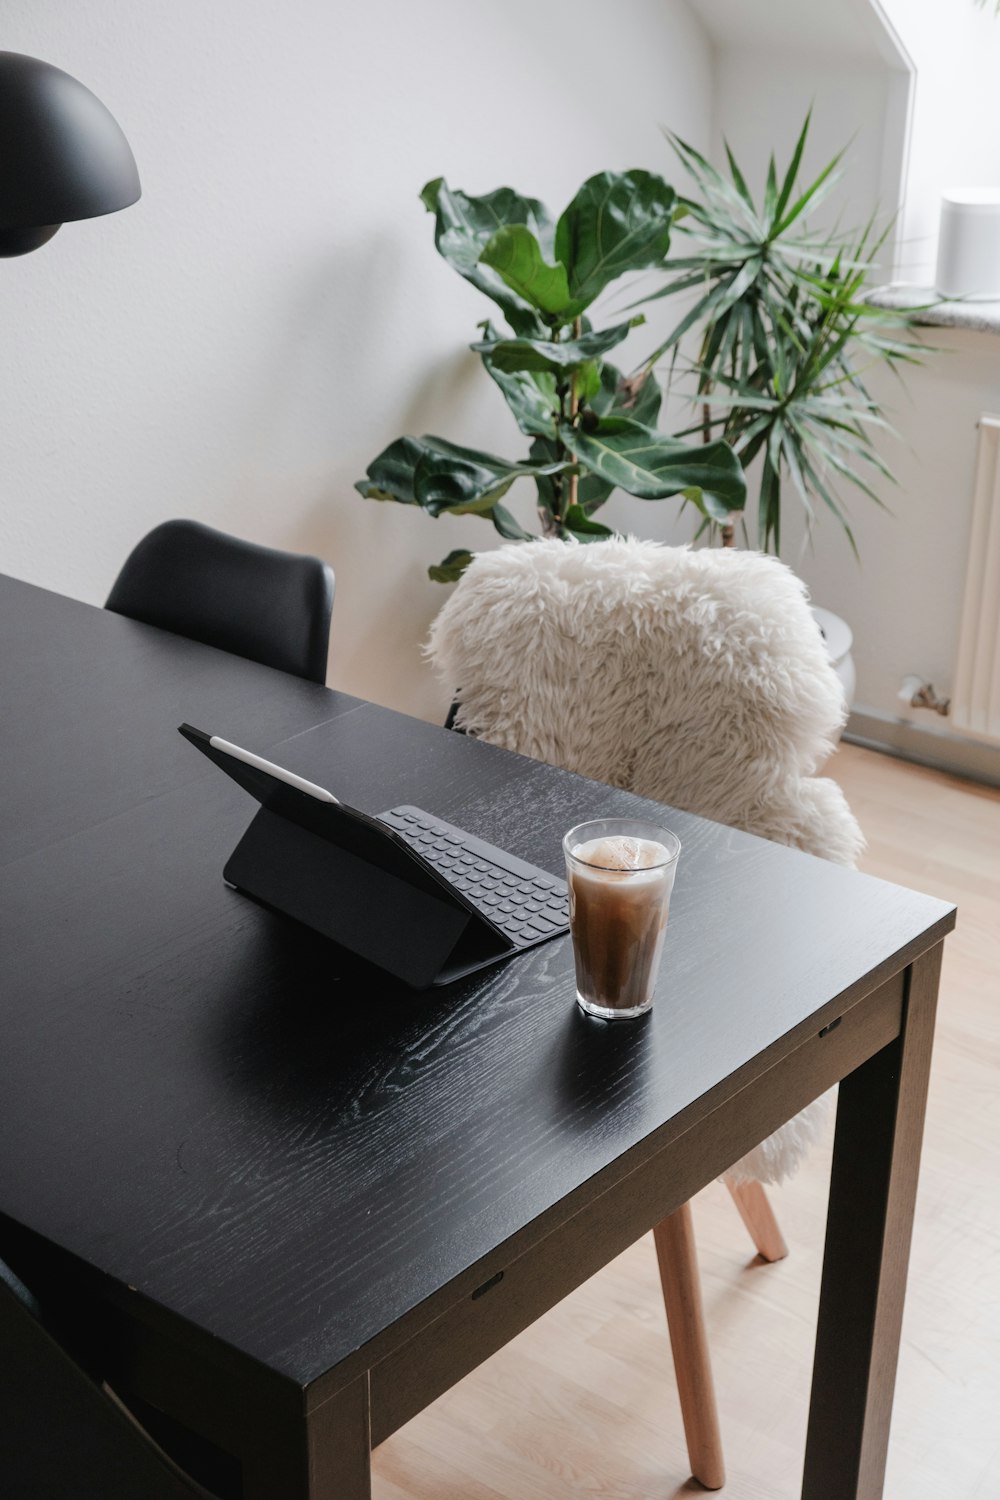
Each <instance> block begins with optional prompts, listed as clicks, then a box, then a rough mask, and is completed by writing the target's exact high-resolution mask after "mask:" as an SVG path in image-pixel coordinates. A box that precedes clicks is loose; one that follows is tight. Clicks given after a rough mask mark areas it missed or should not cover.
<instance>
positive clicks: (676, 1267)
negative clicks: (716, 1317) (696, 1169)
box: [653, 1203, 726, 1490]
mask: <svg viewBox="0 0 1000 1500" xmlns="http://www.w3.org/2000/svg"><path fill="white" fill-rule="evenodd" d="M653 1238H654V1240H655V1241H656V1259H657V1262H658V1264H659V1267H660V1283H661V1285H662V1287H663V1300H664V1302H665V1304H666V1308H667V1327H668V1328H669V1330H670V1346H671V1348H672V1350H673V1355H674V1370H675V1372H676V1376H677V1394H678V1396H679V1397H680V1403H681V1416H682V1417H683V1419H684V1436H685V1437H686V1438H687V1448H688V1458H689V1459H690V1462H691V1472H692V1474H693V1475H694V1477H695V1479H697V1480H698V1481H699V1483H700V1484H703V1485H704V1486H705V1488H706V1489H707V1490H718V1489H721V1488H722V1486H723V1485H724V1484H725V1482H726V1468H725V1464H724V1462H723V1458H722V1439H721V1437H720V1435H719V1414H718V1411H717V1409H716V1405H715V1385H714V1383H713V1381H712V1365H711V1361H710V1358H709V1353H708V1339H707V1337H706V1334H705V1318H704V1313H703V1310H702V1305H701V1281H700V1278H699V1276H698V1260H697V1255H696V1251H695V1243H694V1227H693V1224H692V1221H691V1205H690V1203H685V1204H683V1206H682V1207H681V1208H679V1209H678V1210H677V1212H676V1213H673V1214H670V1215H669V1217H668V1218H666V1219H663V1220H662V1221H661V1222H660V1223H659V1224H657V1226H656V1228H655V1229H654V1230H653Z"/></svg>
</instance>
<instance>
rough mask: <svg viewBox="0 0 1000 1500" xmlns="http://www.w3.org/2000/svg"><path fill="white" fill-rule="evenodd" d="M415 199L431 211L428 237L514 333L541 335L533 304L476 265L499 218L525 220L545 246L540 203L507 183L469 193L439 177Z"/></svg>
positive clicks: (547, 238)
mask: <svg viewBox="0 0 1000 1500" xmlns="http://www.w3.org/2000/svg"><path fill="white" fill-rule="evenodd" d="M420 199H421V202H422V203H423V204H424V207H425V208H427V209H429V210H430V212H431V213H433V215H434V243H435V244H436V245H437V248H438V251H439V252H440V254H441V255H442V256H443V257H444V259H445V260H446V261H447V262H448V264H449V265H451V266H453V267H454V268H455V270H456V271H457V272H458V273H459V275H460V276H464V277H465V279H466V281H471V282H472V285H473V286H475V287H478V288H479V290H480V291H481V292H485V294H486V296H487V297H490V298H491V299H492V300H493V301H494V302H495V303H496V304H497V306H498V307H500V308H502V309H503V313H504V316H505V317H506V319H507V321H508V323H509V324H510V326H511V328H513V330H514V332H515V333H519V334H527V335H529V336H530V335H532V334H540V335H543V336H544V333H545V324H544V323H543V322H542V320H541V319H540V318H539V316H538V313H537V312H536V310H535V309H534V308H533V307H532V306H531V304H530V303H529V302H526V301H525V299H524V298H523V297H521V296H519V295H518V293H517V292H515V291H513V290H512V289H511V288H510V287H509V286H508V285H507V283H506V282H505V281H504V280H503V278H502V277H501V276H500V275H499V273H498V272H496V271H494V270H493V269H492V268H491V267H489V266H485V265H481V264H480V256H481V255H482V253H483V251H484V250H485V248H486V246H487V245H488V244H489V242H490V240H491V239H492V238H493V236H494V235H495V234H496V232H497V230H498V229H501V228H503V226H504V225H505V224H524V225H526V226H527V227H528V229H529V230H531V231H532V233H533V234H534V235H535V237H536V239H537V240H538V241H539V243H540V244H541V245H542V246H543V247H544V248H545V249H547V250H550V249H551V246H552V223H551V220H550V218H549V213H548V210H547V209H546V207H545V205H544V204H543V203H539V202H538V200H537V199H536V198H523V197H522V196H521V195H520V193H515V192H514V190H513V189H512V188H497V189H496V191H495V192H492V193H487V194H486V195H485V197H482V198H474V197H472V196H471V195H470V194H468V193H463V192H460V191H459V190H458V189H452V188H449V186H448V184H447V183H446V182H445V180H444V178H443V177H437V178H435V179H434V181H433V182H428V183H427V185H426V186H425V188H424V189H423V191H422V192H421V194H420Z"/></svg>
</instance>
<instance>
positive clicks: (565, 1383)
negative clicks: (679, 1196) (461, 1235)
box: [374, 746, 1000, 1500]
mask: <svg viewBox="0 0 1000 1500" xmlns="http://www.w3.org/2000/svg"><path fill="white" fill-rule="evenodd" d="M828 774H832V775H834V776H835V777H836V778H837V780H838V781H839V782H840V783H841V785H842V786H843V788H844V790H845V792H846V793H847V796H848V799H849V801H850V803H851V805H852V807H853V808H854V811H855V812H856V814H857V816H858V818H859V820H860V822H861V825H862V827H863V829H864V830H865V833H866V835H867V838H868V843H869V848H868V853H867V856H866V858H865V860H864V866H863V867H864V868H865V869H867V870H869V871H870V872H872V873H873V874H876V875H880V876H883V877H884V878H886V879H888V880H893V881H897V882H898V883H899V884H901V885H910V886H914V887H916V888H918V889H920V890H924V891H927V892H930V893H931V894H934V895H938V896H942V897H945V898H947V899H949V900H953V901H956V902H957V903H958V907H959V925H958V930H957V932H956V933H955V934H954V935H953V936H952V937H951V938H949V940H948V944H947V947H946V956H945V967H944V977H943V980H942V996H941V1012H940V1020H939V1024H938V1036H937V1044H936V1055H935V1063H934V1071H933V1077H932V1083H931V1101H930V1108H929V1114H928V1121H927V1131H926V1141H925V1149H924V1158H923V1170H922V1175H921V1185H920V1197H919V1203H918V1208H917V1222H916V1229H915V1232H914V1244H913V1255H912V1260H911V1269H910V1290H909V1296H908V1301H907V1311H906V1319H905V1323H904V1330H903V1348H902V1353H901V1358H900V1369H899V1380H898V1384H897V1393H896V1407H895V1416H894V1420H893V1436H892V1445H891V1451H890V1458H889V1471H888V1476H887V1480H886V1489H885V1494H886V1500H995V1497H998V1496H1000V1422H998V1413H1000V1171H998V1154H997V1142H998V1140H1000V1087H998V1078H997V1054H998V1050H1000V1048H998V1044H1000V1003H998V1002H1000V993H998V992H1000V792H993V791H989V790H986V789H983V788H981V787H976V786H973V785H971V784H968V783H965V782H960V781H957V780H955V779H953V778H951V777H947V776H943V775H940V774H938V773H936V772H932V771H926V770H923V769H920V768H918V767H915V766H909V765H906V764H904V763H902V762H900V761H895V760H890V759H888V758H886V757H882V756H878V755H875V754H873V753H872V752H870V751H864V750H859V749H856V748H853V747H850V746H846V747H843V748H842V749H841V750H840V751H839V752H838V754H837V756H836V757H835V759H834V761H833V762H832V763H831V765H830V767H829V768H828ZM828 1171H829V1145H828V1144H827V1146H826V1148H825V1149H821V1150H817V1151H816V1152H815V1153H814V1154H813V1155H812V1156H811V1157H810V1159H809V1161H808V1163H807V1164H806V1166H804V1167H803V1169H802V1171H801V1172H800V1174H799V1176H798V1177H797V1178H796V1179H795V1180H794V1181H793V1182H792V1183H789V1184H788V1185H786V1186H785V1187H783V1188H781V1189H779V1190H778V1191H777V1192H776V1193H775V1194H774V1196H773V1201H774V1202H775V1204H776V1207H777V1210H778V1214H779V1218H780V1221H781V1225H782V1228H783V1230H784V1232H785V1237H786V1239H787V1240H788V1242H789V1246H790V1249H791V1254H790V1256H789V1258H788V1259H787V1260H785V1261H782V1262H780V1263H778V1264H775V1265H772V1266H767V1265H763V1264H761V1263H759V1262H757V1261H755V1260H753V1259H752V1258H751V1253H750V1249H751V1247H750V1245H749V1242H748V1240H747V1239H746V1236H745V1232H744V1230H743V1228H742V1225H741V1224H740V1222H739V1219H738V1218H737V1215H736V1211H735V1209H734V1207H733V1205H732V1203H731V1202H730V1201H729V1198H728V1195H727V1194H726V1193H725V1192H724V1191H723V1190H722V1189H721V1188H719V1187H718V1186H717V1185H715V1186H713V1187H711V1188H709V1189H707V1190H706V1191H705V1192H704V1193H702V1194H701V1195H700V1196H699V1197H698V1199H697V1200H696V1202H695V1224H696V1229H697V1232H698V1240H699V1251H700V1261H701V1266H702V1275H703V1279H704V1289H705V1300H706V1308H707V1315H708V1320H709V1335H710V1341H711V1345H712V1350H713V1358H714V1361H715V1372H716V1381H717V1385H718V1391H719V1404H720V1414H721V1419H722V1427H723V1440H724V1442H725V1447H726V1459H727V1466H728V1471H729V1479H728V1483H727V1485H726V1488H725V1490H724V1491H722V1493H723V1495H725V1496H727V1497H728V1500H785V1497H789V1500H791V1497H797V1496H798V1494H799V1484H800V1476H801V1454H802V1444H803V1438H804V1430H805V1415H806V1406H807V1401H808V1392H809V1371H810V1364H811V1358H812V1341H813V1333H814V1319H815V1309H816V1300H817V1292H818V1286H819V1273H820V1251H821V1245H822V1235H823V1221H824V1214H825V1207H826V1185H827V1174H828ZM374 1470H375V1482H374V1500H560V1497H566V1496H569V1495H583V1496H586V1497H588V1500H605V1497H606V1500H670V1497H676V1496H681V1495H690V1494H703V1493H704V1491H702V1490H701V1487H700V1486H699V1485H697V1484H695V1483H694V1482H693V1481H691V1480H689V1478H688V1470H687V1464H686V1456H685V1452H684V1444H683V1438H682V1433H681V1423H680V1414H679V1412H678V1409H677V1400H676V1392H675V1387H674V1383H673V1375H672V1370H671V1365H670V1358H669V1353H668V1346H667V1336H666V1331H665V1326H664V1315H663V1306H662V1302H661V1300H660V1293H659V1288H658V1285H657V1271H656V1259H655V1256H654V1252H653V1244H652V1238H651V1237H648V1238H647V1239H644V1240H641V1241H640V1242H639V1243H638V1244H637V1245H634V1246H633V1247H632V1249H631V1250H629V1251H627V1252H626V1254H624V1255H622V1256H620V1257H619V1259H618V1260H616V1261H614V1262H613V1263H612V1264H611V1265H610V1266H608V1267H607V1269H606V1270H604V1271H602V1272H601V1273H600V1275H598V1276H595V1277H594V1278H593V1280H592V1281H590V1282H588V1283H587V1284H586V1285H585V1286H583V1287H581V1288H580V1289H579V1290H578V1291H577V1292H575V1293H574V1294H573V1295H572V1296H571V1297H569V1298H567V1300H566V1301H565V1302H563V1303H562V1304H561V1305H560V1306H559V1307H557V1308H555V1309H554V1310H553V1311H552V1312H551V1313H549V1314H548V1315H547V1316H546V1317H545V1318H543V1319H542V1320H541V1321H540V1322H538V1323H536V1324H535V1325H534V1327H532V1328H530V1329H529V1330H528V1331H527V1332H526V1333H524V1334H522V1335H521V1336H520V1338H518V1339H516V1340H515V1341H514V1342H513V1343H512V1344H509V1345H508V1346H507V1347H506V1348H505V1349H503V1350H501V1352H500V1353H499V1354H497V1355H495V1356H494V1357H493V1358H492V1359H491V1360H489V1361H488V1362H487V1363H486V1364H485V1365H482V1366H481V1367H480V1368H479V1369H478V1370H477V1371H476V1372H475V1373H474V1374H473V1375H470V1376H469V1377H468V1379H466V1380H464V1381H463V1382H462V1383H461V1384H460V1385H459V1386H456V1387H455V1389H454V1390H452V1391H450V1392H449V1393H448V1394H447V1395H446V1396H443V1397H442V1398H441V1400H439V1401H438V1402H436V1403H435V1404H434V1405H433V1406H432V1407H430V1408H428V1410H427V1411H425V1412H424V1413H423V1414H422V1415H421V1416H419V1417H418V1418H416V1420H415V1421H413V1422H411V1423H409V1425H408V1426H406V1427H404V1428H403V1429H402V1430H401V1431H400V1432H398V1433H397V1434H396V1435H395V1437H393V1438H391V1439H390V1440H389V1441H388V1442H387V1443H385V1444H383V1445H382V1447H381V1448H379V1449H378V1450H377V1452H376V1454H375V1458H374Z"/></svg>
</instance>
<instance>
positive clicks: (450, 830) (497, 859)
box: [379, 807, 569, 948]
mask: <svg viewBox="0 0 1000 1500" xmlns="http://www.w3.org/2000/svg"><path fill="white" fill-rule="evenodd" d="M379 822H380V823H385V824H387V825H388V826H389V827H390V828H392V829H393V830H394V831H395V832H396V833H398V834H399V835H400V837H401V838H404V839H405V840H406V842H407V843H408V844H411V845H412V846H413V848H414V849H416V850H417V851H418V853H420V854H421V855H422V856H423V857H424V859H425V860H426V861H427V863H428V864H429V865H433V867H434V869H435V870H438V871H439V872H440V873H441V874H442V875H444V876H445V878H446V879H447V880H448V882H449V884H451V885H454V886H456V887H457V888H458V890H460V891H461V892H462V894H463V895H464V896H465V897H466V899H467V900H468V901H470V902H471V903H472V905H473V906H474V907H475V908H476V910H477V911H478V912H480V913H481V914H482V915H483V916H484V917H486V919H487V920H488V921H489V922H492V923H493V925H494V926H495V927H499V928H500V930H501V931H502V932H503V933H504V934H505V935H506V936H507V937H509V938H511V939H512V940H513V941H514V943H515V944H516V945H517V946H518V947H519V948H527V947H530V946H531V944H533V943H538V942H541V941H542V940H543V939H545V938H547V937H555V936H556V934H557V933H561V932H566V931H567V930H568V928H569V911H568V907H567V894H566V882H565V881H564V880H557V879H556V878H555V876H554V875H549V874H547V873H546V872H545V870H539V869H538V868H536V866H535V865H529V864H526V863H525V861H524V860H523V859H518V858H517V857H516V856H515V855H513V854H508V853H507V852H506V850H504V849H497V848H496V847H495V846H494V845H493V844H487V843H486V842H485V841H484V840H483V839H478V838H476V837H475V835H474V834H471V833H466V832H465V830H464V829H463V828H455V827H454V825H453V824H451V823H445V822H444V821H443V819H441V818H435V817H434V816H433V815H432V814H431V813H427V812H424V811H423V809H422V808H420V807H394V808H393V809H392V811H391V812H387V813H380V814H379Z"/></svg>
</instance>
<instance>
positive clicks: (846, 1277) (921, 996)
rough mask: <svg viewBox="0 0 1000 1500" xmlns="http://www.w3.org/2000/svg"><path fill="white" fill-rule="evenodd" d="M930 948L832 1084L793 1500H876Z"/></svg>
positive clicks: (922, 1065)
mask: <svg viewBox="0 0 1000 1500" xmlns="http://www.w3.org/2000/svg"><path fill="white" fill-rule="evenodd" d="M940 968H941V946H940V944H939V945H938V947H937V948H934V949H932V950H931V951H930V952H929V953H927V954H925V955H924V956H923V957H922V958H920V959H918V960H917V962H916V963H914V964H912V965H911V967H910V972H909V976H908V983H907V990H906V999H905V1002H904V1007H903V1027H902V1031H901V1034H900V1036H899V1037H898V1038H897V1039H896V1040H895V1041H894V1042H892V1043H890V1045H889V1046H888V1047H884V1048H883V1049H882V1051H881V1052H878V1053H876V1054H875V1056H874V1057H872V1058H870V1059H869V1060H868V1062H866V1063H863V1064H862V1066H861V1067H860V1068H858V1069H856V1071H855V1072H853V1073H851V1074H850V1075H849V1076H848V1077H847V1078H845V1079H844V1081H843V1082H842V1083H841V1085H840V1099H839V1103H838V1107H837V1133H836V1139H835V1144H834V1155H833V1171H832V1174H831V1179H830V1209H829V1216H828V1219H827V1231H826V1249H825V1253H824V1260H823V1281H822V1289H821V1293H820V1307H819V1321H818V1327H817V1333H816V1359H815V1365H814V1368H813V1384H812V1398H811V1402H810V1407H809V1428H808V1437H807V1441H806V1460H805V1472H804V1477H803V1482H802V1497H803V1500H879V1497H880V1496H881V1494H882V1484H883V1479H884V1476H885V1462H886V1453H887V1449H888V1442H889V1421H890V1417H891V1414H892V1397H893V1390H894V1387H895V1380H896V1359H897V1355H898V1352H899V1335H900V1328H901V1324H902V1317H903V1298H904V1294H905V1289H906V1270H907V1263H908V1260H909V1253H910V1234H911V1230H912V1226H913V1209H914V1202H915V1199H916V1190H917V1173H918V1169H919V1163H920V1144H921V1139H922V1135H923V1123H924V1109H925V1105H926V1099H927V1083H928V1077H929V1073H930V1062H931V1044H932V1040H933V1033H934V1012H935V1006H936V1002H937V990H938V976H939V974H940Z"/></svg>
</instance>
